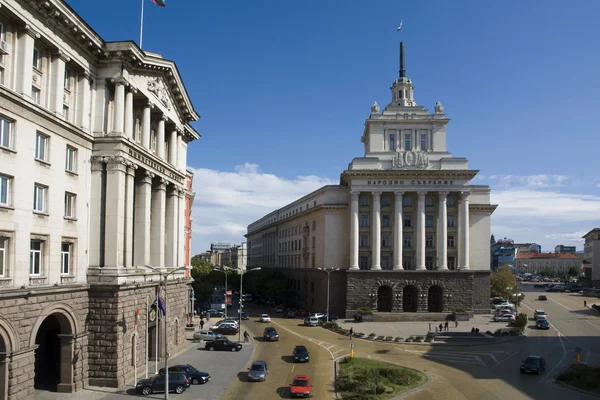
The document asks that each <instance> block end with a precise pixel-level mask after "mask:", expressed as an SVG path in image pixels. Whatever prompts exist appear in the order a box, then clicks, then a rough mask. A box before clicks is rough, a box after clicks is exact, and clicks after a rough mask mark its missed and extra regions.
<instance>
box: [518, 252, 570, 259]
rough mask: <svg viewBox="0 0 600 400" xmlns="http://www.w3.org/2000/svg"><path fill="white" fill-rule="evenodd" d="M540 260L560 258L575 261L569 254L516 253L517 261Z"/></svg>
mask: <svg viewBox="0 0 600 400" xmlns="http://www.w3.org/2000/svg"><path fill="white" fill-rule="evenodd" d="M540 258H560V259H577V258H579V257H577V256H576V255H575V254H571V253H517V259H540Z"/></svg>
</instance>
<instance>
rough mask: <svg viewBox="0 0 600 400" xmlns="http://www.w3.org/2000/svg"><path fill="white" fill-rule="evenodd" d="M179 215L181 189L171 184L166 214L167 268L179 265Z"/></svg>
mask: <svg viewBox="0 0 600 400" xmlns="http://www.w3.org/2000/svg"><path fill="white" fill-rule="evenodd" d="M178 215H179V191H178V190H177V187H176V186H174V185H169V190H168V193H167V214H166V222H167V223H166V232H167V234H166V240H165V266H166V267H167V268H175V267H177V266H178V265H177V261H178V260H177V255H178V254H177V249H178V247H177V245H178V242H179V237H178V226H179V225H178V223H177V221H178Z"/></svg>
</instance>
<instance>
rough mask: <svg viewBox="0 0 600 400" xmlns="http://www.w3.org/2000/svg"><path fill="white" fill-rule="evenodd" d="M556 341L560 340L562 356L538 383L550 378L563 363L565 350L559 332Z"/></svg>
mask: <svg viewBox="0 0 600 400" xmlns="http://www.w3.org/2000/svg"><path fill="white" fill-rule="evenodd" d="M557 332H558V331H557ZM558 339H559V340H560V345H561V346H562V348H563V355H562V357H561V358H560V361H559V362H558V364H556V365H555V366H554V368H552V369H551V370H550V371H548V372H547V373H546V375H545V376H544V377H543V378H542V379H540V381H539V382H540V383H542V382H544V381H545V380H546V379H548V377H550V376H551V375H552V372H553V371H554V370H555V369H556V368H558V367H560V366H561V364H562V363H563V361H564V360H565V357H566V356H567V349H566V348H565V343H564V342H563V339H562V334H561V333H560V332H559V334H558Z"/></svg>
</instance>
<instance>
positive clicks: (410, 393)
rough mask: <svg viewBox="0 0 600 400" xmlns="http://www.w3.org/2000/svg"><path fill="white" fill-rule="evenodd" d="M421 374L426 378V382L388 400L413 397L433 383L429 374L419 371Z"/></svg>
mask: <svg viewBox="0 0 600 400" xmlns="http://www.w3.org/2000/svg"><path fill="white" fill-rule="evenodd" d="M421 373H423V374H425V376H426V377H427V380H426V381H425V382H423V383H422V384H420V385H419V386H417V387H414V388H412V389H410V390H407V391H406V392H402V393H400V394H399V395H398V396H396V397H392V398H391V399H390V400H400V399H403V398H405V397H407V396H410V395H413V394H415V393H417V392H420V391H421V390H423V389H425V387H426V386H427V385H429V384H430V383H431V382H432V381H433V377H432V376H431V374H430V373H429V372H425V371H421Z"/></svg>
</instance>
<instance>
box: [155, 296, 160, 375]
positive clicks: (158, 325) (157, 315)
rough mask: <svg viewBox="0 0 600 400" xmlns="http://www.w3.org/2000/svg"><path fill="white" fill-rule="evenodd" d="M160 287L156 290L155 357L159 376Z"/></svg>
mask: <svg viewBox="0 0 600 400" xmlns="http://www.w3.org/2000/svg"><path fill="white" fill-rule="evenodd" d="M159 296H160V285H159V286H158V287H157V288H156V335H155V336H156V347H155V349H156V354H155V355H154V362H155V367H154V368H155V372H154V373H155V374H157V375H158V328H159V327H160V312H159V310H158V299H159V298H160V297H159Z"/></svg>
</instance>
